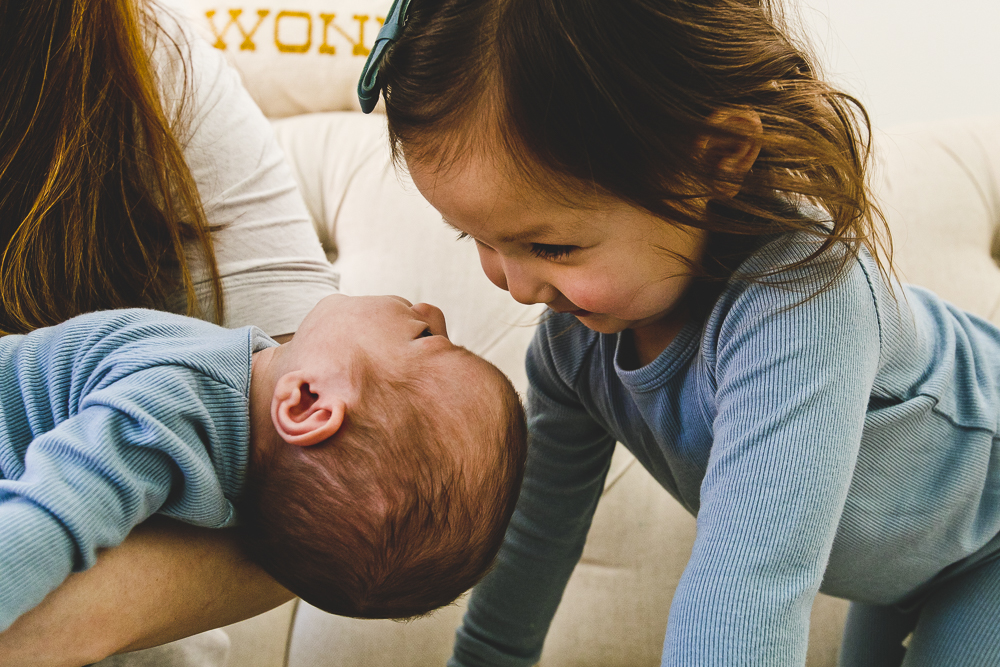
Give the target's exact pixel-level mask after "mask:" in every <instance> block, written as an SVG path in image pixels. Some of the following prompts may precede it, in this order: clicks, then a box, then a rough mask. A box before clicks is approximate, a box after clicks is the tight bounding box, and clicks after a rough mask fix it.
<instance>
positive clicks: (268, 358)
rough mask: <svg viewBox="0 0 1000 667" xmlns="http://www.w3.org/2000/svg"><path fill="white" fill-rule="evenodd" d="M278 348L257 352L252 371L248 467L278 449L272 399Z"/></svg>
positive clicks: (254, 356)
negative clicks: (275, 447)
mask: <svg viewBox="0 0 1000 667" xmlns="http://www.w3.org/2000/svg"><path fill="white" fill-rule="evenodd" d="M279 349H280V348H277V347H268V348H265V349H263V350H260V351H258V352H254V354H253V361H252V365H251V370H250V405H249V406H248V407H249V411H250V452H249V460H248V465H249V466H251V467H254V465H255V463H256V462H257V461H259V460H261V459H262V458H263V457H264V456H266V454H267V453H268V452H270V451H271V450H272V449H273V448H274V445H275V439H276V438H277V434H276V433H275V431H274V426H273V425H272V423H271V398H272V397H273V396H274V385H275V383H276V382H277V375H276V373H277V364H276V363H275V361H276V357H277V356H278V355H279Z"/></svg>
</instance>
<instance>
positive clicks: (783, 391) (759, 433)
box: [662, 260, 880, 667]
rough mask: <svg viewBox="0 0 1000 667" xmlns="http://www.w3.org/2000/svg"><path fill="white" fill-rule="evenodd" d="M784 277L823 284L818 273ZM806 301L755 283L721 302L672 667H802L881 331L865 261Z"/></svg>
mask: <svg viewBox="0 0 1000 667" xmlns="http://www.w3.org/2000/svg"><path fill="white" fill-rule="evenodd" d="M852 261H853V260H852ZM807 269H808V267H807V268H806V269H801V271H803V272H804V271H806V270H807ZM783 277H790V278H792V279H793V280H795V281H797V282H805V283H809V282H812V283H813V284H817V283H816V280H817V278H816V276H815V275H812V276H810V277H805V276H803V275H791V276H783ZM800 279H802V280H800ZM819 282H820V283H821V282H822V279H819ZM804 298H805V295H804V294H803V292H801V291H795V290H789V289H785V288H782V287H775V286H768V285H760V284H756V285H750V286H748V287H746V288H745V290H743V291H742V292H741V293H739V294H738V295H737V296H735V297H733V299H732V301H731V302H730V303H727V304H724V307H725V308H728V309H729V312H728V313H727V314H726V315H725V319H724V321H723V322H722V324H721V325H720V327H719V329H718V331H717V332H716V333H715V335H716V336H717V339H716V340H715V342H714V353H715V359H714V374H713V380H714V382H715V384H716V387H715V390H716V403H717V410H718V412H717V415H716V417H715V419H714V423H713V431H714V441H713V446H712V451H711V455H710V458H709V462H708V467H707V470H706V474H705V477H704V480H703V483H702V486H701V505H700V510H699V513H698V522H697V538H696V540H695V544H694V549H693V553H692V556H691V559H690V561H689V563H688V566H687V568H686V569H685V571H684V574H683V576H682V578H681V581H680V584H679V586H678V588H677V591H676V594H675V596H674V600H673V603H672V606H671V610H670V618H669V623H668V627H667V636H666V641H665V644H664V653H663V663H662V664H663V665H664V667H667V666H671V667H673V666H676V667H682V666H683V667H687V666H689V665H700V666H702V667H713V666H717V667H734V666H738V665H748V666H749V665H753V666H755V667H771V666H774V667H777V666H785V665H789V666H791V665H804V664H805V657H806V645H807V641H808V628H809V615H810V610H811V608H812V602H813V599H814V596H815V594H816V592H817V591H818V589H819V586H820V583H821V581H822V578H823V573H824V570H825V568H826V563H827V559H828V558H829V554H830V550H831V547H832V544H833V539H834V536H835V534H836V532H837V526H838V523H839V521H840V517H841V514H842V512H843V507H844V503H845V501H846V497H847V492H848V487H849V486H850V483H851V477H852V473H853V469H854V465H855V461H856V458H857V454H858V450H859V447H860V441H861V434H862V429H863V426H864V422H865V414H866V409H867V404H868V398H869V395H870V393H871V387H872V384H873V382H874V377H875V373H876V370H877V367H878V363H879V356H880V331H879V321H878V314H877V310H876V303H875V300H874V297H873V291H872V289H871V286H870V284H869V277H868V274H867V273H866V272H865V271H864V270H862V268H861V266H860V264H859V263H858V262H854V264H853V268H851V269H849V270H848V271H847V273H846V275H844V276H842V277H841V278H840V279H839V280H838V282H837V283H836V284H835V285H834V286H833V287H832V288H831V289H828V290H825V291H822V292H820V293H819V294H816V295H815V296H813V297H812V298H811V299H808V300H806V301H805V302H803V299H804ZM707 347H712V343H711V342H710V343H708V344H707Z"/></svg>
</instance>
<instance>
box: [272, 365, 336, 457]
mask: <svg viewBox="0 0 1000 667" xmlns="http://www.w3.org/2000/svg"><path fill="white" fill-rule="evenodd" d="M346 407H347V406H346V403H345V401H344V399H343V398H342V397H341V396H339V395H338V394H337V393H336V392H334V391H331V390H326V391H319V390H316V389H315V388H314V387H313V386H310V384H309V381H308V379H307V378H306V377H305V374H304V373H303V372H302V371H292V372H290V373H286V374H285V375H282V376H281V377H280V378H279V379H278V382H277V383H276V384H275V386H274V395H273V396H272V397H271V421H272V422H273V423H274V429H275V430H276V431H277V432H278V435H279V436H281V439H282V440H284V441H285V442H287V443H288V444H290V445H297V446H301V447H307V446H309V445H318V444H319V443H321V442H323V441H324V440H326V439H328V438H330V437H332V436H333V435H334V434H335V433H336V432H337V431H339V430H340V427H341V425H343V423H344V414H345V411H346Z"/></svg>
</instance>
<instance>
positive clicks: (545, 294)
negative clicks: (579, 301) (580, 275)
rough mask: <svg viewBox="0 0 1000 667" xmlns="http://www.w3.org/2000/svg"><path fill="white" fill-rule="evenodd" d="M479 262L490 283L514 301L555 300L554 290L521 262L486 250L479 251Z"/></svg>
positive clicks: (526, 302)
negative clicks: (505, 291) (505, 292)
mask: <svg viewBox="0 0 1000 667" xmlns="http://www.w3.org/2000/svg"><path fill="white" fill-rule="evenodd" d="M479 260H480V263H481V264H482V267H483V271H484V272H485V273H486V276H487V277H488V278H489V279H490V281H491V282H492V283H493V284H494V285H496V286H497V287H499V288H500V289H502V290H507V291H508V292H510V295H511V296H512V297H514V300H515V301H519V302H520V303H524V304H533V303H548V302H550V301H552V299H554V298H555V294H556V291H555V289H554V288H553V287H552V286H551V285H549V284H548V283H547V282H546V281H545V280H544V279H543V278H542V276H539V275H538V274H537V273H536V272H534V271H532V270H531V268H530V267H529V266H525V264H524V263H523V262H520V261H517V260H512V259H505V258H503V257H501V256H500V254H499V253H497V252H496V251H494V250H492V249H488V248H484V249H480V252H479Z"/></svg>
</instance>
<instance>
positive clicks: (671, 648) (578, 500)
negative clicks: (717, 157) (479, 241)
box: [449, 237, 1000, 667]
mask: <svg viewBox="0 0 1000 667" xmlns="http://www.w3.org/2000/svg"><path fill="white" fill-rule="evenodd" d="M811 250H812V246H811V245H810V243H809V242H807V241H804V240H801V239H795V238H794V237H783V238H778V239H776V240H773V241H772V242H771V243H769V244H767V245H766V246H765V247H764V248H763V249H762V250H760V251H759V252H758V253H756V254H755V255H754V256H752V257H751V258H750V260H748V263H747V264H746V265H745V266H744V269H745V270H746V271H749V272H752V271H757V270H766V269H768V268H772V267H778V266H784V265H786V264H787V263H788V262H789V261H793V260H796V259H801V258H803V257H805V256H806V255H807V254H808V252H810V251H811ZM850 261H851V263H850V266H849V268H848V270H847V271H846V273H845V274H844V275H842V276H841V277H840V278H839V279H838V280H837V281H836V282H835V283H834V284H833V285H832V287H831V288H830V289H826V290H823V291H820V292H819V293H818V294H816V295H815V296H814V297H813V298H811V299H808V300H805V301H803V299H804V297H805V296H808V294H810V293H811V292H812V290H813V289H814V288H815V287H817V286H820V285H822V284H823V283H824V282H825V281H826V280H827V279H829V278H830V276H831V275H834V274H833V273H832V269H831V266H830V264H829V263H826V264H824V263H819V262H811V263H809V264H807V265H806V266H804V267H801V268H799V269H796V270H791V271H787V272H786V273H784V274H782V275H781V276H780V279H781V280H784V279H789V280H790V281H791V284H793V285H800V286H802V287H804V288H805V289H804V290H803V289H798V290H795V289H787V285H786V287H779V286H776V285H775V284H774V283H776V282H778V279H777V278H775V279H770V282H769V284H760V283H754V282H751V281H744V280H737V279H733V280H731V281H730V282H729V283H728V284H727V286H726V287H725V289H724V291H723V293H722V294H721V296H720V297H719V299H718V300H717V302H716V303H715V305H714V307H713V308H712V310H711V311H710V313H709V315H708V316H707V318H705V319H702V320H700V321H690V322H688V323H687V324H686V325H685V326H684V328H683V330H682V331H681V332H680V333H679V334H678V335H677V337H676V338H675V339H674V340H673V341H672V342H671V343H670V345H669V346H668V347H667V349H666V350H664V351H663V353H662V354H660V355H659V357H658V358H657V359H655V360H654V361H653V362H652V363H650V364H648V365H647V366H644V367H642V368H639V369H637V370H627V369H626V368H623V365H622V364H623V360H624V359H628V358H629V357H628V356H627V355H624V354H623V350H622V347H623V341H625V340H627V339H625V338H624V336H623V335H622V334H617V335H604V334H598V333H595V332H593V331H591V330H589V329H587V328H585V327H584V326H582V325H580V324H579V323H577V322H576V321H575V319H574V318H573V317H571V316H569V315H556V314H551V315H550V316H549V317H548V319H547V320H546V321H545V322H544V323H543V324H542V325H541V326H540V327H539V329H538V332H537V335H536V336H535V339H534V341H533V343H532V345H531V348H530V350H529V353H528V358H527V369H528V376H529V380H530V390H529V397H528V398H529V417H530V421H529V426H530V430H531V434H532V439H531V445H530V448H529V459H528V467H527V475H526V478H525V482H524V486H523V490H522V492H521V497H520V500H519V503H518V506H517V511H516V513H515V515H514V519H513V521H512V523H511V527H510V529H509V531H508V533H507V537H506V541H505V543H504V546H503V549H502V551H501V555H500V558H499V562H498V565H497V567H496V569H495V570H493V571H492V572H491V573H490V574H489V575H488V576H487V578H486V579H485V580H484V581H483V582H482V583H481V584H480V585H479V586H478V587H477V588H476V589H475V592H474V594H473V596H472V599H471V601H470V608H469V612H468V614H467V616H466V618H465V621H464V624H463V626H462V628H461V629H460V630H459V632H458V639H457V643H456V646H455V654H454V656H453V658H452V660H451V662H449V665H452V666H453V667H454V666H458V665H462V666H465V667H472V666H480V665H491V666H498V665H502V666H504V667H513V666H517V667H526V666H527V665H532V664H534V663H535V662H536V661H537V660H538V657H539V655H540V652H541V648H542V643H543V641H544V638H545V634H546V632H547V630H548V626H549V623H550V621H551V618H552V615H553V614H554V613H555V609H556V606H557V605H558V604H559V600H560V596H561V595H562V591H563V588H564V586H565V584H566V581H567V579H568V578H569V576H570V573H571V572H572V570H573V567H574V566H575V564H576V562H577V560H578V559H579V556H580V553H581V551H582V549H583V545H584V541H585V538H586V534H587V530H588V528H589V526H590V522H591V518H592V516H593V512H594V509H595V506H596V504H597V502H598V499H599V497H600V495H601V491H602V489H603V482H604V477H605V475H606V473H607V471H608V466H609V462H610V459H611V454H612V450H613V447H614V443H615V441H616V440H617V441H619V442H621V443H623V444H624V445H625V446H626V447H627V448H628V449H629V450H630V451H631V452H632V453H633V454H634V455H635V457H636V459H637V460H638V461H639V462H640V463H641V464H642V465H643V466H644V467H645V468H646V469H647V470H648V471H649V472H650V473H651V474H652V476H653V477H654V478H655V479H656V480H657V481H658V482H659V483H660V484H661V485H663V487H664V488H666V489H667V490H668V491H669V492H670V494H671V495H673V496H674V497H675V498H676V499H677V500H678V501H679V502H680V503H681V504H682V505H683V506H684V507H686V508H687V509H688V510H689V511H690V512H691V513H692V514H694V515H696V516H697V538H696V540H695V543H694V549H693V553H692V556H691V559H690V561H689V563H688V566H687V568H686V570H685V571H684V574H683V577H682V578H681V581H680V584H679V586H678V588H677V591H676V594H675V596H674V599H673V603H672V606H671V611H670V618H669V622H668V626H667V635H666V639H665V643H664V649H663V665H665V666H666V665H669V666H672V667H693V666H705V667H707V666H714V667H734V666H737V665H752V666H754V667H765V666H772V665H775V666H776V665H803V664H804V663H805V655H806V644H807V640H808V623H809V613H810V609H811V606H812V603H813V599H814V596H815V594H816V592H817V590H823V591H824V592H826V593H829V594H832V595H836V596H842V597H845V598H849V599H851V600H856V601H859V602H860V603H863V604H862V605H860V606H858V609H861V610H865V609H869V610H885V611H886V612H887V613H888V615H889V616H893V614H895V613H896V612H897V611H899V610H905V609H909V608H911V607H917V606H919V605H920V604H922V603H926V601H927V600H928V599H929V597H931V596H933V595H935V594H936V593H937V592H939V591H942V590H947V588H948V587H949V586H950V585H951V584H952V583H953V582H959V581H961V580H962V578H963V576H965V575H967V574H968V573H972V572H981V571H983V570H984V569H987V570H988V569H989V568H991V567H994V566H995V564H996V562H997V561H995V560H991V559H992V558H993V556H994V555H995V554H996V553H997V551H998V548H1000V539H998V537H997V535H998V533H1000V459H998V453H1000V450H998V446H997V443H996V434H997V429H998V420H1000V330H998V329H997V328H996V327H994V326H992V325H991V324H989V323H988V322H986V321H984V320H981V319H978V318H976V317H973V316H970V315H968V314H966V313H964V312H962V311H960V310H959V309H957V308H954V307H953V306H950V305H949V304H947V303H944V302H943V301H941V300H940V299H939V298H937V297H936V296H934V295H933V294H931V293H929V292H927V291H925V290H922V289H919V288H915V287H905V288H903V287H900V286H899V285H898V284H896V283H895V282H890V281H887V280H885V279H883V277H882V276H881V275H880V273H879V269H878V267H877V265H876V264H875V262H874V261H873V260H872V258H871V257H870V256H869V255H868V254H867V253H864V252H862V253H861V254H860V256H859V257H858V258H857V259H854V258H852V259H851V260H850ZM992 576H993V577H994V579H996V580H997V581H998V582H1000V575H992ZM993 600H994V604H995V605H996V604H1000V588H998V589H996V590H995V596H994V598H993ZM994 608H996V607H994ZM899 613H902V612H899ZM876 615H877V614H876ZM868 620H871V619H868ZM991 623H992V625H993V626H1000V623H997V622H996V619H995V618H994V619H993V620H992V621H991ZM911 628H912V624H911V625H909V626H907V627H906V628H905V631H904V632H903V633H902V634H903V635H905V634H906V632H908V631H909V629H911ZM886 632H887V633H888V630H886ZM993 632H996V631H995V630H994V631H993ZM915 637H916V635H915ZM899 639H901V636H895V642H896V645H897V647H898V640H899ZM990 641H992V642H994V643H997V644H1000V640H987V643H989V642H990ZM900 650H901V649H900ZM911 652H912V653H913V655H912V656H911V658H913V659H915V658H914V657H913V656H916V655H917V652H915V651H911ZM994 656H995V654H994ZM991 659H994V658H988V657H987V658H983V660H985V661H986V662H977V660H978V658H973V659H972V661H971V662H968V664H977V665H978V664H983V665H987V664H991V663H990V662H988V661H989V660H991ZM886 664H891V661H890V663H886ZM895 664H897V665H898V664H899V663H898V659H897V661H896V662H895ZM907 664H909V663H907ZM921 664H938V663H936V662H934V661H931V662H928V663H921ZM949 664H951V663H949Z"/></svg>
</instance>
